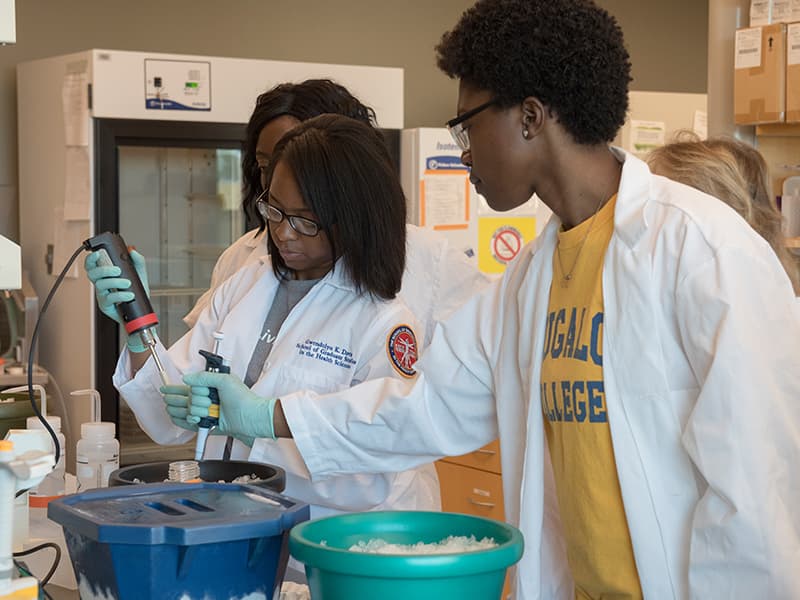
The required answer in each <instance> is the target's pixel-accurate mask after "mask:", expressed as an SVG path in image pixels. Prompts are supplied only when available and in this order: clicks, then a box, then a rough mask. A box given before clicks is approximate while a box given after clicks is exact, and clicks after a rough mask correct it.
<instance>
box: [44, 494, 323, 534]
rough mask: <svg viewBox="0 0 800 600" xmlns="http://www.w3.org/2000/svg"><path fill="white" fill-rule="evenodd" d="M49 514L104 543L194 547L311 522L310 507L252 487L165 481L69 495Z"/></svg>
mask: <svg viewBox="0 0 800 600" xmlns="http://www.w3.org/2000/svg"><path fill="white" fill-rule="evenodd" d="M47 516H48V517H49V518H50V519H52V520H53V521H55V522H56V523H59V524H61V525H62V526H63V527H64V529H65V530H69V531H72V532H74V533H79V534H81V535H83V536H86V537H88V538H90V539H93V540H95V541H97V542H101V543H110V544H113V543H119V544H146V545H147V544H150V545H152V544H173V545H180V546H191V545H196V544H208V543H213V542H226V541H234V540H242V539H251V538H262V537H272V536H275V535H280V534H282V533H283V532H284V531H286V530H288V529H291V528H292V527H293V526H294V525H295V524H296V523H299V522H300V521H305V520H307V519H308V518H309V508H308V505H307V504H303V503H301V502H298V501H296V500H293V499H291V498H288V497H286V496H283V495H282V494H278V493H276V492H273V491H271V490H268V489H265V488H262V487H257V486H251V485H246V484H231V483H177V484H176V483H165V484H151V485H135V486H134V485H131V486H120V487H111V488H103V489H96V490H89V491H87V492H84V493H81V494H75V495H72V496H65V497H63V498H60V499H58V500H53V501H52V502H50V503H49V505H48V510H47Z"/></svg>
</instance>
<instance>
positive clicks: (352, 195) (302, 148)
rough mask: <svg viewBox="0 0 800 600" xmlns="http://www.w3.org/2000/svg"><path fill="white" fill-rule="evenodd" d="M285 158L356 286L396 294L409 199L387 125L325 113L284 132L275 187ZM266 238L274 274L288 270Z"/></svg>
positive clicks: (274, 158)
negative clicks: (380, 126)
mask: <svg viewBox="0 0 800 600" xmlns="http://www.w3.org/2000/svg"><path fill="white" fill-rule="evenodd" d="M278 163H283V164H284V165H285V166H286V167H288V169H289V170H290V171H291V173H292V175H293V176H294V178H295V180H296V181H297V186H298V188H299V189H300V194H301V195H302V196H303V200H305V202H306V205H307V206H308V208H310V209H311V210H312V211H313V212H314V214H315V215H316V216H317V218H318V219H319V222H320V224H321V226H322V230H323V231H324V232H325V233H327V234H328V240H329V241H330V243H331V251H332V253H333V255H334V256H336V257H341V264H342V265H343V267H344V269H345V273H346V274H347V275H348V277H349V278H350V280H351V281H352V283H353V285H354V287H355V288H356V290H357V291H358V292H359V293H364V292H366V293H368V294H370V295H371V296H372V297H375V298H382V299H386V300H388V299H391V298H394V297H395V296H396V295H397V292H399V291H400V283H401V280H402V278H403V269H404V268H405V257H406V199H405V196H404V195H403V188H402V187H401V185H400V179H399V178H398V176H397V172H396V170H395V167H394V163H393V162H392V159H391V156H390V155H389V150H388V149H387V147H386V143H385V141H384V139H383V136H382V135H381V133H380V132H379V131H378V130H377V129H375V128H374V127H370V126H369V125H367V124H365V123H364V122H363V121H358V120H356V119H351V118H348V117H345V116H342V115H333V114H328V115H320V116H318V117H314V118H313V119H308V120H307V121H303V122H302V123H300V124H299V125H298V126H297V127H294V128H292V129H291V130H290V131H289V132H287V133H286V134H285V135H284V136H283V137H282V138H281V139H280V141H279V142H278V144H277V145H276V146H275V152H274V154H273V156H272V160H271V161H270V164H269V166H268V167H267V170H266V175H267V186H268V187H269V185H270V182H271V181H272V175H273V173H274V170H275V166H276V165H277V164H278ZM267 245H268V247H269V252H270V254H271V255H272V268H273V270H274V271H275V274H276V275H277V276H278V277H281V278H285V277H287V276H288V274H289V272H290V270H289V268H288V267H287V265H286V263H285V262H284V260H283V258H282V257H281V253H280V252H278V249H277V247H276V246H275V242H274V240H273V239H272V235H269V236H268V238H267Z"/></svg>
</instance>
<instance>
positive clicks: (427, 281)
mask: <svg viewBox="0 0 800 600" xmlns="http://www.w3.org/2000/svg"><path fill="white" fill-rule="evenodd" d="M266 235H267V234H266V231H262V232H259V231H258V230H256V229H254V230H252V231H248V232H247V233H245V234H244V235H243V236H242V237H240V238H239V239H238V240H236V241H235V242H234V243H233V244H232V245H231V246H230V247H228V248H227V249H226V250H225V251H224V252H223V253H222V254H221V255H220V257H219V260H217V264H216V265H214V271H213V272H212V274H211V286H210V288H209V289H208V290H207V291H206V292H205V293H204V294H203V295H202V296H200V298H199V299H198V300H197V303H196V304H195V306H194V308H193V309H192V310H191V311H190V312H189V314H187V315H186V316H185V317H184V318H183V321H184V322H185V323H186V324H187V325H189V327H191V326H192V325H194V324H195V323H196V322H197V318H198V317H199V315H200V313H201V312H202V310H203V309H204V308H205V307H206V306H207V305H208V303H209V301H210V299H211V295H212V294H213V293H214V290H215V289H216V288H217V287H218V286H219V285H220V284H221V283H222V282H223V281H225V280H226V279H227V278H228V277H230V276H231V275H233V274H234V273H235V272H236V271H237V270H239V269H240V268H241V267H243V266H244V265H247V264H252V263H254V262H257V261H258V260H260V258H261V257H262V256H263V255H264V254H265V253H266V251H267V238H266ZM489 281H490V280H489V278H488V277H487V276H486V275H484V274H483V273H481V272H480V271H479V270H478V269H477V267H476V266H475V265H474V264H472V263H471V262H470V261H469V260H468V259H467V257H466V256H465V255H464V253H463V252H460V251H458V250H455V249H454V248H452V247H451V246H450V243H449V241H448V240H447V238H446V237H445V236H442V235H439V234H436V233H434V232H433V231H428V230H426V229H423V228H421V227H417V226H416V225H406V269H405V272H404V273H403V283H402V288H401V290H400V293H399V294H398V297H399V298H400V299H401V300H402V301H403V302H405V304H406V305H407V306H408V308H409V309H411V312H412V313H414V316H415V317H416V318H417V321H418V322H419V323H420V327H422V331H423V332H424V337H423V345H424V346H427V345H428V344H429V343H430V341H431V338H432V337H433V331H434V329H435V327H436V323H438V322H439V321H443V320H444V319H445V318H447V316H449V315H450V314H451V313H452V312H453V311H454V310H455V309H457V308H458V307H459V306H461V305H462V304H464V302H466V301H467V299H468V298H470V297H471V296H474V295H475V294H477V293H478V292H479V291H481V290H482V289H484V288H485V287H486V286H487V285H488V284H489Z"/></svg>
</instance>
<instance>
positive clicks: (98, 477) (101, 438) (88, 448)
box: [75, 423, 119, 492]
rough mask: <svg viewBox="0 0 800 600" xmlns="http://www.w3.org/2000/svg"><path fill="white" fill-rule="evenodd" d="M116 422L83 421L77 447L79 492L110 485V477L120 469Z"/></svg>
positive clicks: (76, 469) (76, 470)
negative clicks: (115, 435)
mask: <svg viewBox="0 0 800 600" xmlns="http://www.w3.org/2000/svg"><path fill="white" fill-rule="evenodd" d="M115 432H116V427H115V426H114V423H83V424H81V439H80V440H79V441H78V445H77V447H76V449H75V454H76V468H75V472H76V475H77V477H78V492H85V491H86V490H88V489H92V488H100V487H108V477H109V475H111V473H113V472H114V471H116V470H117V469H119V442H118V441H117V440H116V438H115V437H114V434H115Z"/></svg>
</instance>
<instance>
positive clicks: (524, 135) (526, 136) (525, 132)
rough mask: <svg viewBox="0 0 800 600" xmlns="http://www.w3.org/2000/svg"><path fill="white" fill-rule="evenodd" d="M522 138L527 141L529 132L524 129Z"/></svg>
mask: <svg viewBox="0 0 800 600" xmlns="http://www.w3.org/2000/svg"><path fill="white" fill-rule="evenodd" d="M522 137H524V138H525V139H526V140H527V139H528V130H527V129H523V130H522Z"/></svg>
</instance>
